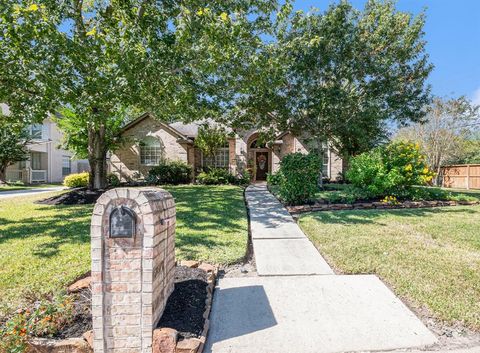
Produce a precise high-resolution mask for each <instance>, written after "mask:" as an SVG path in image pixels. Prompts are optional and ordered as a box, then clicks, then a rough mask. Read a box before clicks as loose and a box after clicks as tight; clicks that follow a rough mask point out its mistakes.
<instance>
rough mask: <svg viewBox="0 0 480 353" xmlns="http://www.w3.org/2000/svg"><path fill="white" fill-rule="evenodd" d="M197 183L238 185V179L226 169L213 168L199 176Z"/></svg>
mask: <svg viewBox="0 0 480 353" xmlns="http://www.w3.org/2000/svg"><path fill="white" fill-rule="evenodd" d="M197 182H198V183H200V184H204V185H221V184H236V183H237V179H236V178H235V176H234V175H232V174H230V173H229V172H228V170H226V169H222V168H211V169H209V170H208V171H205V172H202V173H200V174H198V176H197Z"/></svg>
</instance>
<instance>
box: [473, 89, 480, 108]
mask: <svg viewBox="0 0 480 353" xmlns="http://www.w3.org/2000/svg"><path fill="white" fill-rule="evenodd" d="M472 103H473V104H478V105H480V88H478V89H477V90H476V91H475V92H473V94H472Z"/></svg>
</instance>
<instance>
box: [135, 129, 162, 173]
mask: <svg viewBox="0 0 480 353" xmlns="http://www.w3.org/2000/svg"><path fill="white" fill-rule="evenodd" d="M162 160H163V147H162V144H161V143H160V140H159V139H157V138H155V137H151V136H150V137H147V138H145V139H144V140H143V141H142V142H140V164H142V165H148V166H155V165H159V164H160V162H161V161H162Z"/></svg>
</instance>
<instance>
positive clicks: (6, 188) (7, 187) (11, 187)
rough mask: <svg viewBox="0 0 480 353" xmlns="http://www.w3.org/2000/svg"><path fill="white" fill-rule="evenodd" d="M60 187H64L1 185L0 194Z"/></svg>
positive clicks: (50, 185) (51, 185) (55, 185)
mask: <svg viewBox="0 0 480 353" xmlns="http://www.w3.org/2000/svg"><path fill="white" fill-rule="evenodd" d="M59 186H62V185H61V184H37V185H22V184H6V185H0V192H3V191H14V190H30V189H41V188H55V187H59Z"/></svg>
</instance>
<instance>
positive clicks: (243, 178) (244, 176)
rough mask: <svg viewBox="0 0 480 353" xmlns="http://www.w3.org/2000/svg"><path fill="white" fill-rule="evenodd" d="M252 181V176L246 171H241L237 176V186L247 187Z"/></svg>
mask: <svg viewBox="0 0 480 353" xmlns="http://www.w3.org/2000/svg"><path fill="white" fill-rule="evenodd" d="M251 180H252V174H250V172H249V171H248V170H244V171H242V172H241V173H240V174H239V175H237V183H238V184H239V185H248V184H250V181H251Z"/></svg>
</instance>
